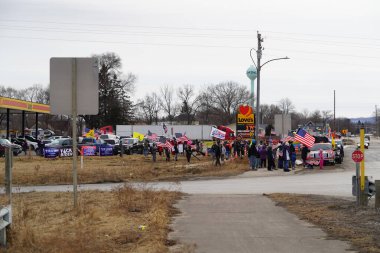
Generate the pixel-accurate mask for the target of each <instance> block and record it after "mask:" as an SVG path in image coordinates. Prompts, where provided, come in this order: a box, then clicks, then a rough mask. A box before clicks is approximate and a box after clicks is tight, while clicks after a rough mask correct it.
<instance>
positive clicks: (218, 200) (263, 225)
mask: <svg viewBox="0 0 380 253" xmlns="http://www.w3.org/2000/svg"><path fill="white" fill-rule="evenodd" d="M177 207H178V208H179V209H180V211H181V214H180V215H179V216H178V217H176V218H175V220H174V222H173V224H172V229H173V232H171V233H170V234H169V239H171V240H177V241H179V243H180V244H181V243H182V244H184V245H185V247H187V248H192V247H193V246H194V245H195V251H194V252H197V253H214V252H215V253H231V252H234V253H252V252H255V253H261V252H262V253H272V252H273V253H281V252H285V253H287V252H289V253H304V252H307V253H331V252H334V253H340V252H341V253H347V252H350V251H349V249H350V244H349V243H347V242H342V241H338V240H330V239H329V240H326V239H325V238H326V236H327V235H326V234H325V233H324V232H323V231H322V230H320V229H319V228H316V227H313V226H312V225H310V224H308V223H306V222H304V221H301V220H299V219H298V218H297V216H295V215H293V214H290V213H289V212H287V211H286V210H285V209H283V208H281V207H277V206H275V204H274V203H273V202H272V201H271V200H270V199H268V198H266V197H264V196H262V195H188V196H186V197H184V199H182V200H181V201H180V202H179V203H178V204H177ZM171 250H172V252H183V251H181V247H180V246H178V245H177V246H174V247H173V248H172V249H171ZM186 252H187V251H186ZM190 252H191V251H190ZM351 252H354V251H351Z"/></svg>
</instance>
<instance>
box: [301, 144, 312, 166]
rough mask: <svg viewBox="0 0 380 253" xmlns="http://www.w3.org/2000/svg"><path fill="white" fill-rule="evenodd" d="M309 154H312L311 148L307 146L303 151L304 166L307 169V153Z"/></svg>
mask: <svg viewBox="0 0 380 253" xmlns="http://www.w3.org/2000/svg"><path fill="white" fill-rule="evenodd" d="M309 152H310V150H309V148H308V147H307V146H306V145H303V146H302V149H301V158H302V162H303V166H304V167H305V168H306V167H307V162H306V159H307V153H309Z"/></svg>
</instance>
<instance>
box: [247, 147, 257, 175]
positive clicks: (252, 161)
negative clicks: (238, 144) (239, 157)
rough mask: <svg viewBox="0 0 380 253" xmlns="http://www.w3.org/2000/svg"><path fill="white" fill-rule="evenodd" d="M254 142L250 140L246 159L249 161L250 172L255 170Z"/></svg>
mask: <svg viewBox="0 0 380 253" xmlns="http://www.w3.org/2000/svg"><path fill="white" fill-rule="evenodd" d="M255 144H256V141H255V140H252V143H251V145H250V146H249V148H248V159H249V167H250V169H251V170H257V169H256V155H255V149H256V146H255Z"/></svg>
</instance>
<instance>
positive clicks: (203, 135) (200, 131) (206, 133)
mask: <svg viewBox="0 0 380 253" xmlns="http://www.w3.org/2000/svg"><path fill="white" fill-rule="evenodd" d="M166 127H167V132H166V133H165V130H164V128H163V125H116V135H118V136H132V135H133V132H138V133H141V134H144V135H145V134H148V132H149V131H150V132H151V133H155V134H157V135H163V136H167V137H172V136H175V134H176V133H181V134H186V136H187V137H188V138H189V139H192V140H194V139H198V140H211V137H210V133H211V127H212V126H211V125H166Z"/></svg>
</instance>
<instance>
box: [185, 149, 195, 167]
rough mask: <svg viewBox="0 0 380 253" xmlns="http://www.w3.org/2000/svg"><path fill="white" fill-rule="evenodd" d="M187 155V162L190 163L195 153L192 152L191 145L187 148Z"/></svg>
mask: <svg viewBox="0 0 380 253" xmlns="http://www.w3.org/2000/svg"><path fill="white" fill-rule="evenodd" d="M185 153H186V159H187V162H188V163H190V159H191V155H192V154H193V151H192V150H191V146H190V145H187V146H186V150H185Z"/></svg>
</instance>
